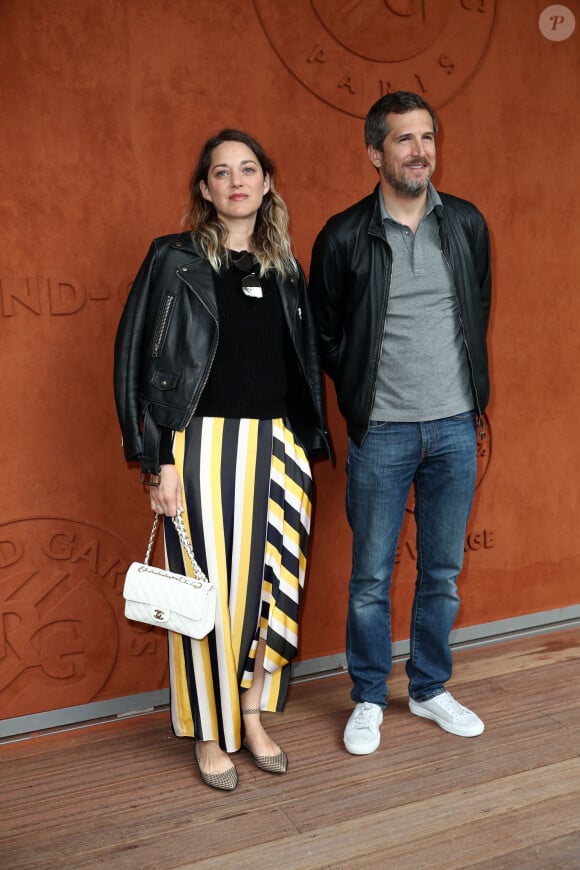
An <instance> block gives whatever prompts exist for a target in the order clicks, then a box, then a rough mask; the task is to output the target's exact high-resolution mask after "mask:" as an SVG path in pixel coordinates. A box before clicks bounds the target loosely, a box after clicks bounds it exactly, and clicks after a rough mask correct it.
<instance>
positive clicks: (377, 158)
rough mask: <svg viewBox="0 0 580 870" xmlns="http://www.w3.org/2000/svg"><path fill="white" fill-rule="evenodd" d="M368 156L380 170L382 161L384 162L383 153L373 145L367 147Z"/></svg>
mask: <svg viewBox="0 0 580 870" xmlns="http://www.w3.org/2000/svg"><path fill="white" fill-rule="evenodd" d="M367 154H368V155H369V160H370V161H371V163H372V164H373V166H374V167H375V169H380V166H381V160H382V156H383V154H382V151H377V149H376V148H375V147H374V146H373V145H369V146H368V147H367Z"/></svg>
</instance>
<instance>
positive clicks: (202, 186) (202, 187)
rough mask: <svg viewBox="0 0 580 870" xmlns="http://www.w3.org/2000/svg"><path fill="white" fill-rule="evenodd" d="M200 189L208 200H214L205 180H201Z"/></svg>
mask: <svg viewBox="0 0 580 870" xmlns="http://www.w3.org/2000/svg"><path fill="white" fill-rule="evenodd" d="M199 189H200V192H201V195H202V196H203V198H204V199H207V201H208V202H213V200H212V198H211V193H210V192H209V187H208V186H207V184H206V183H205V181H200V182H199Z"/></svg>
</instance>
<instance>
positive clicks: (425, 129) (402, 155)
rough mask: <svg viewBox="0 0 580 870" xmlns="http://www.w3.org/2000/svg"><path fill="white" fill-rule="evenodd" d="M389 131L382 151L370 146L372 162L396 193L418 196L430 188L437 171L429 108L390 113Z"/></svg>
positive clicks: (433, 134)
mask: <svg viewBox="0 0 580 870" xmlns="http://www.w3.org/2000/svg"><path fill="white" fill-rule="evenodd" d="M387 127H388V130H389V132H388V133H387V135H386V136H385V138H384V141H383V147H382V150H381V151H377V150H376V149H375V148H373V147H372V145H369V147H368V155H369V159H370V161H371V163H372V164H373V166H375V167H376V168H377V169H378V170H379V172H380V174H381V179H382V183H386V184H387V185H388V186H389V187H390V188H391V189H392V190H393V191H394V192H395V193H397V194H399V195H402V196H407V197H417V196H420V195H421V194H422V193H423V191H424V190H426V188H427V185H428V183H429V180H430V178H431V176H432V175H433V173H434V172H435V163H436V161H435V132H434V130H433V121H432V119H431V115H430V114H429V112H428V111H427V110H426V109H413V110H412V111H411V112H405V114H403V115H395V114H393V113H392V112H391V113H389V114H388V115H387Z"/></svg>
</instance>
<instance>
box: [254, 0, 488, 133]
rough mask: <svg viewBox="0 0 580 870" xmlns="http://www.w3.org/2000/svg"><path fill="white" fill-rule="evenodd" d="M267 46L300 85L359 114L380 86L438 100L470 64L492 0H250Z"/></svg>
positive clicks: (484, 39)
mask: <svg viewBox="0 0 580 870" xmlns="http://www.w3.org/2000/svg"><path fill="white" fill-rule="evenodd" d="M254 5H255V7H256V11H257V13H258V17H259V19H260V22H261V24H262V27H263V28H264V30H265V32H266V35H267V36H268V39H269V40H270V43H271V44H272V47H273V48H274V50H275V51H276V53H277V54H278V56H279V57H280V59H281V60H282V61H283V62H284V64H285V65H286V66H287V67H288V69H289V70H290V72H292V73H293V74H294V75H295V76H296V77H297V78H298V79H299V80H300V81H301V82H302V84H303V85H305V87H307V88H308V90H310V91H311V92H312V93H313V94H315V96H317V97H319V98H320V99H321V100H323V101H324V102H326V103H329V104H330V105H331V106H334V107H335V108H336V109H340V110H341V111H342V112H347V113H348V114H349V115H355V116H357V117H360V118H364V117H365V116H366V114H367V112H368V110H369V108H370V107H371V105H372V104H373V103H374V102H375V101H376V100H377V99H379V97H381V96H383V95H384V94H386V93H390V92H392V91H396V90H401V89H402V90H410V91H415V92H417V93H419V94H421V95H422V96H424V97H425V99H426V100H428V101H429V102H430V103H431V105H433V106H434V107H435V108H438V107H440V106H442V105H444V103H446V102H447V101H448V100H449V99H451V97H453V96H454V94H456V93H457V92H458V91H459V90H460V89H461V88H462V87H463V85H465V83H466V82H467V81H468V80H469V79H470V78H471V76H472V75H473V73H474V72H475V70H476V68H477V66H478V64H479V62H480V60H481V58H482V56H483V53H484V51H485V48H486V46H487V43H488V41H489V38H490V35H491V30H492V27H493V20H494V13H495V0H294V2H293V3H279V2H277V0H254Z"/></svg>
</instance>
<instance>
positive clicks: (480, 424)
mask: <svg viewBox="0 0 580 870" xmlns="http://www.w3.org/2000/svg"><path fill="white" fill-rule="evenodd" d="M441 255H442V257H443V259H444V260H445V262H446V263H447V268H448V269H449V272H450V274H451V278H452V281H453V292H454V294H455V299H456V300H457V313H458V315H459V323H460V324H461V334H462V335H463V344H464V345H465V353H466V354H467V361H468V363H469V374H470V376H471V385H472V387H473V395H474V396H475V404H476V405H477V425H478V428H479V437H480V438H481V440H482V441H485V430H484V428H483V415H482V413H481V405H480V404H479V396H478V395H477V386H476V384H475V376H474V374H473V362H472V361H471V354H470V352H469V344H468V343H467V335H466V333H465V326H464V325H463V318H462V317H461V305H460V303H459V294H458V293H457V287H456V286H455V273H454V271H453V267H452V265H451V263H450V261H449V258H448V256H447V254H446V253H445V251H444V250H443V245H442V246H441Z"/></svg>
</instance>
